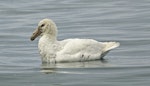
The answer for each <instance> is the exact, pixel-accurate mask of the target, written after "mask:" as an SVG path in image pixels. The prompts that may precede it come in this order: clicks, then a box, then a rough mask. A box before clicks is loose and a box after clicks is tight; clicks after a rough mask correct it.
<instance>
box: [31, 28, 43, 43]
mask: <svg viewBox="0 0 150 86" xmlns="http://www.w3.org/2000/svg"><path fill="white" fill-rule="evenodd" d="M41 33H42V32H41V31H40V29H39V28H37V29H36V30H35V31H34V32H33V34H32V36H31V38H30V40H31V41H33V40H34V39H35V38H37V37H38V36H39V35H40V34H41Z"/></svg>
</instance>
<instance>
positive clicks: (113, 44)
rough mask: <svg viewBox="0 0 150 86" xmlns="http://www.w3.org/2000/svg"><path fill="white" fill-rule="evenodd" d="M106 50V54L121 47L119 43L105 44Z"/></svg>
mask: <svg viewBox="0 0 150 86" xmlns="http://www.w3.org/2000/svg"><path fill="white" fill-rule="evenodd" d="M104 45H105V48H104V50H103V51H104V52H107V51H110V50H111V49H114V48H116V47H119V46H120V43H119V42H104Z"/></svg>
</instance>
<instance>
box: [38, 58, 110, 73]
mask: <svg viewBox="0 0 150 86" xmlns="http://www.w3.org/2000/svg"><path fill="white" fill-rule="evenodd" d="M110 66H112V65H111V64H109V63H108V61H107V60H101V61H99V60H98V61H88V62H71V63H42V65H41V72H43V73H45V74H50V73H59V72H60V71H59V70H61V69H69V68H70V69H74V68H101V67H110Z"/></svg>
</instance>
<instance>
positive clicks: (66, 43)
mask: <svg viewBox="0 0 150 86" xmlns="http://www.w3.org/2000/svg"><path fill="white" fill-rule="evenodd" d="M38 36H40V39H39V43H38V49H39V52H40V55H41V59H42V62H48V63H56V62H75V61H92V60H98V59H103V57H104V56H105V55H106V54H107V53H108V52H109V51H110V50H111V49H114V48H116V47H118V46H119V45H120V43H119V42H98V41H96V40H93V39H78V38H76V39H66V40H62V41H58V40H57V27H56V24H55V23H54V22H53V21H52V20H51V19H43V20H41V21H40V22H39V24H38V28H37V29H36V30H35V31H34V32H33V34H32V36H31V41H33V40H34V39H35V38H36V37H38Z"/></svg>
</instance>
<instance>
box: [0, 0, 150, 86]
mask: <svg viewBox="0 0 150 86" xmlns="http://www.w3.org/2000/svg"><path fill="white" fill-rule="evenodd" d="M43 18H51V19H53V20H54V21H55V22H56V24H57V27H58V31H59V34H58V40H63V39H67V38H90V39H95V40H98V41H118V42H120V43H121V46H120V47H118V48H116V49H115V50H113V51H111V52H110V53H109V54H107V55H106V56H105V59H106V60H105V61H91V62H74V63H59V64H55V65H51V64H42V63H41V60H40V55H39V53H38V48H37V43H38V40H37V39H36V40H35V41H34V42H31V41H30V40H29V38H30V36H31V34H32V32H33V31H34V29H35V28H36V27H37V23H38V22H39V21H40V20H41V19H43ZM149 55H150V0H1V1H0V86H149V84H150V56H149Z"/></svg>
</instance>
